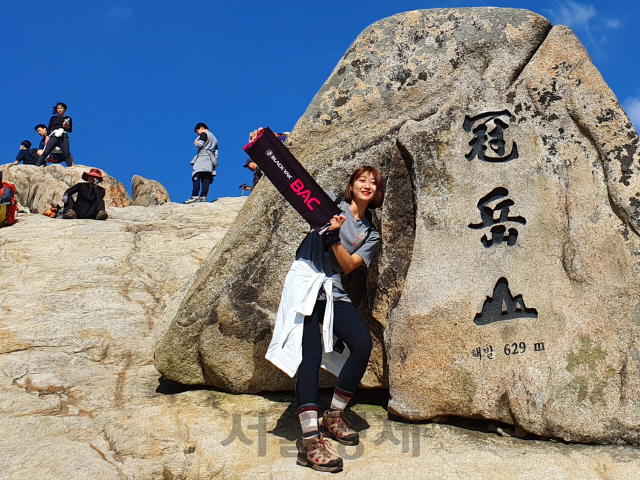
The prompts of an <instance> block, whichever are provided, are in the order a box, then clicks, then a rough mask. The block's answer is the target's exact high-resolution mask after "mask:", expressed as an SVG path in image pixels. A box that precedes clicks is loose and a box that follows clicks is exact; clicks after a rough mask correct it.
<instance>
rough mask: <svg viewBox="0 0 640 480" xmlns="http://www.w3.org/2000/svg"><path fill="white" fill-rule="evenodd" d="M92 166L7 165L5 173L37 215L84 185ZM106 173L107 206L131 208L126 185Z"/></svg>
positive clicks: (3, 167) (104, 174) (20, 201)
mask: <svg viewBox="0 0 640 480" xmlns="http://www.w3.org/2000/svg"><path fill="white" fill-rule="evenodd" d="M91 168H92V167H86V166H84V165H73V166H71V167H63V166H61V165H56V164H52V165H47V166H46V167H36V166H35V165H3V166H2V167H0V170H2V172H3V175H4V178H5V181H7V182H11V183H13V184H14V185H15V186H16V196H17V197H18V202H19V203H20V204H21V205H23V206H25V207H27V208H29V209H30V210H31V211H32V212H34V213H42V212H44V211H45V210H47V209H48V208H49V207H50V206H51V204H52V203H58V204H59V203H60V202H61V200H62V195H63V194H64V192H65V190H67V188H69V187H71V186H73V185H75V184H76V183H78V182H83V181H84V180H82V174H83V173H84V172H87V171H89V170H90V169H91ZM100 170H101V171H102V177H103V180H104V181H103V182H102V184H101V186H102V187H103V188H104V189H105V192H106V195H105V203H106V205H107V207H128V206H129V205H131V197H130V196H129V194H128V193H127V189H126V188H125V186H124V185H123V184H122V183H120V182H118V181H117V180H116V179H115V178H113V177H111V176H110V175H108V174H107V173H106V172H105V171H104V170H102V169H100Z"/></svg>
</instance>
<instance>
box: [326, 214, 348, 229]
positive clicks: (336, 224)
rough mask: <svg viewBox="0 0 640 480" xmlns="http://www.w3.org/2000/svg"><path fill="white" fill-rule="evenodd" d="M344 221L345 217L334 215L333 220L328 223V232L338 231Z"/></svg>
mask: <svg viewBox="0 0 640 480" xmlns="http://www.w3.org/2000/svg"><path fill="white" fill-rule="evenodd" d="M346 219H347V217H345V216H344V215H334V216H333V218H332V219H331V220H330V221H329V222H330V223H331V226H330V227H329V231H331V230H337V229H339V228H340V227H341V226H342V224H343V223H344V221H345V220H346Z"/></svg>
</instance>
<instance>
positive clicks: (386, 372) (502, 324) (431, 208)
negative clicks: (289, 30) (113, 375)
mask: <svg viewBox="0 0 640 480" xmlns="http://www.w3.org/2000/svg"><path fill="white" fill-rule="evenodd" d="M637 143H638V136H637V134H636V132H635V130H634V129H633V127H632V126H631V123H630V122H629V120H628V119H627V117H626V115H625V113H624V111H623V110H622V108H621V107H620V105H619V103H618V102H617V100H616V98H615V96H614V95H613V93H612V92H611V90H610V89H609V88H608V87H607V85H606V84H605V82H604V81H603V80H602V77H601V76H600V75H599V73H598V72H597V70H596V68H595V67H594V66H593V64H592V63H591V61H590V59H589V57H588V55H587V53H586V51H585V50H584V48H583V47H582V45H581V44H580V43H579V41H578V40H577V39H576V37H575V36H574V35H573V33H572V32H571V31H570V30H569V29H568V28H567V27H562V26H558V27H554V28H552V26H551V25H550V23H549V22H548V21H547V20H545V19H544V18H542V17H540V16H538V15H535V14H533V13H531V12H527V11H523V10H512V9H495V8H477V9H475V8H473V9H441V10H424V11H414V12H407V13H403V14H399V15H395V16H393V17H390V18H387V19H384V20H381V21H379V22H377V23H375V24H373V25H372V26H370V27H368V28H367V29H366V30H364V31H363V32H362V33H361V34H360V36H359V37H358V38H357V39H356V41H355V42H354V44H353V45H352V46H351V48H350V49H349V50H348V51H347V53H346V54H345V56H344V57H343V58H342V59H341V60H340V62H338V65H337V66H336V68H335V70H334V71H333V73H332V75H331V77H330V78H329V79H328V80H327V82H326V83H325V85H324V86H323V87H322V89H321V90H320V92H319V93H318V94H317V95H316V97H315V98H314V99H313V101H312V102H311V104H310V105H309V107H308V109H307V111H306V113H305V114H304V115H303V117H302V118H301V119H300V120H299V121H298V123H297V125H296V127H295V129H294V131H293V132H292V135H291V137H290V139H289V143H288V145H289V147H290V149H291V150H292V152H293V153H294V154H295V155H296V157H297V158H299V159H300V160H301V161H302V162H303V163H304V165H305V166H306V167H307V169H308V170H309V171H310V173H311V174H312V175H314V177H315V178H316V179H317V180H318V182H319V183H320V185H322V186H323V187H324V188H326V189H327V190H329V191H332V192H338V191H340V190H341V189H342V186H343V185H344V184H345V183H346V180H347V178H348V175H349V173H350V172H351V171H352V170H353V169H354V168H355V167H357V166H359V165H362V164H371V165H374V166H376V167H378V168H379V169H380V170H381V171H382V173H383V175H384V176H385V177H386V179H387V183H386V187H387V189H388V196H387V201H386V203H385V206H384V208H383V209H382V210H381V211H380V212H378V214H377V219H376V222H377V223H378V225H379V227H380V230H381V232H382V239H383V240H382V248H381V251H380V254H379V256H378V258H377V259H376V260H375V261H374V263H373V265H372V268H371V269H370V274H369V278H368V283H367V289H366V292H365V295H364V297H363V299H362V302H361V303H360V310H361V312H362V313H363V316H364V317H365V319H366V320H367V322H368V323H369V326H370V327H371V332H372V337H373V339H374V352H373V354H372V358H371V361H370V366H369V369H368V370H367V373H366V374H365V378H364V379H363V382H362V383H363V386H377V385H387V384H388V386H389V389H390V393H391V400H390V403H389V408H390V410H391V411H393V412H394V413H397V414H399V415H401V416H404V417H406V418H409V419H412V420H426V419H429V418H433V417H435V416H439V415H445V414H454V415H460V416H468V417H477V416H480V417H484V418H489V419H496V420H501V421H504V422H507V423H511V424H515V425H518V426H519V427H521V428H523V429H525V430H528V431H530V432H534V433H537V434H540V435H545V436H555V437H561V438H564V439H566V440H570V441H580V442H603V443H607V442H621V441H628V442H639V441H640V410H638V409H637V405H636V403H637V402H636V400H635V399H637V398H638V397H639V396H640V354H639V353H638V352H639V351H640V345H638V338H640V337H639V333H640V320H638V318H639V316H640V314H639V313H638V312H639V311H640V307H639V306H638V305H639V303H638V302H639V301H638V297H637V293H638V289H639V287H640V280H639V279H640V276H639V274H640V270H639V264H638V261H637V255H638V252H640V239H639V238H638V231H639V228H640V225H639V220H640V211H639V210H638V208H639V206H640V176H639V175H638V173H637V170H638V168H640V165H639V161H638V160H639V158H638V157H639V154H638V153H637ZM304 231H305V226H304V225H303V222H302V221H301V220H300V219H299V218H298V216H297V215H296V214H295V213H294V212H293V210H292V209H291V208H289V207H288V206H287V205H286V204H285V202H284V201H283V200H282V198H281V197H280V195H279V193H278V192H277V191H276V190H275V189H274V188H273V187H272V186H271V185H270V184H269V182H261V183H260V184H259V186H258V187H257V188H256V191H255V192H254V193H252V195H251V197H250V198H249V200H248V201H247V203H246V205H245V207H244V208H243V210H242V211H241V212H240V214H239V216H238V220H237V222H236V223H235V224H234V225H233V227H232V228H231V229H230V231H229V234H228V235H227V236H226V237H225V239H224V240H223V241H222V242H221V243H220V245H219V246H218V248H216V250H214V251H213V252H212V253H211V254H210V255H209V257H208V258H207V261H206V262H205V264H204V265H203V267H202V268H201V269H200V270H199V272H198V275H197V276H196V278H195V279H194V280H193V282H192V284H191V286H190V287H189V291H188V292H187V294H186V296H185V299H184V301H183V302H182V304H181V305H180V308H179V309H178V312H177V315H176V317H175V319H174V321H173V322H172V324H171V326H170V328H169V330H168V332H167V333H166V335H165V336H164V337H163V339H162V341H161V343H160V345H159V348H158V350H157V352H156V366H157V368H158V369H159V370H160V371H161V372H162V373H163V374H164V375H165V376H166V377H168V378H171V379H174V380H177V381H180V382H183V383H193V384H210V385H215V386H217V387H220V388H223V389H226V390H229V391H232V392H257V391H260V390H276V389H283V388H291V386H292V381H291V380H289V379H288V378H287V377H286V376H284V374H282V373H280V372H279V371H277V370H276V369H275V367H272V366H271V365H269V364H268V363H267V362H266V361H265V360H264V359H263V356H264V353H265V350H266V347H267V345H268V342H269V339H270V334H271V331H272V328H273V321H274V317H275V312H276V310H277V305H278V301H279V294H280V291H281V288H282V284H283V281H284V277H285V275H286V272H287V270H288V268H289V265H290V263H291V261H292V259H293V256H294V251H295V248H296V246H297V244H298V243H299V241H300V240H301V239H302V237H303V235H304ZM325 381H328V380H327V379H325ZM325 384H326V383H325Z"/></svg>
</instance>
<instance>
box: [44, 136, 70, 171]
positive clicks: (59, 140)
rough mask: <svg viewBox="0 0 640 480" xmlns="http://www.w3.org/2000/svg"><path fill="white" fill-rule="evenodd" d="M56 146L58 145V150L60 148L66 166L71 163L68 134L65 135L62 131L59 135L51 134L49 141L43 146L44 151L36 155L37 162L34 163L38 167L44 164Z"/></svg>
mask: <svg viewBox="0 0 640 480" xmlns="http://www.w3.org/2000/svg"><path fill="white" fill-rule="evenodd" d="M56 147H60V150H62V154H63V155H64V159H65V161H66V162H67V167H69V166H71V165H73V160H72V159H71V153H70V152H69V135H67V134H66V133H63V134H62V136H61V137H55V136H53V135H51V136H50V137H49V141H48V142H47V145H46V146H45V147H44V152H42V155H40V156H39V157H38V162H37V163H36V165H37V166H38V167H41V166H43V165H45V164H46V163H47V157H48V156H49V154H50V153H51V151H52V150H53V149H54V148H56Z"/></svg>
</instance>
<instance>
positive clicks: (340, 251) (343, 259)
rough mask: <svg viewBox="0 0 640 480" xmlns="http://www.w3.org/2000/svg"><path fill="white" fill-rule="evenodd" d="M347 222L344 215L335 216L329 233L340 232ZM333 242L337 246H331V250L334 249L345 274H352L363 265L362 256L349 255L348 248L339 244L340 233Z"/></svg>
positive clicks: (335, 235) (336, 234) (337, 233)
mask: <svg viewBox="0 0 640 480" xmlns="http://www.w3.org/2000/svg"><path fill="white" fill-rule="evenodd" d="M345 220H346V217H345V216H344V215H334V217H333V218H332V219H331V226H330V227H329V230H328V231H329V232H332V231H335V230H338V229H339V228H340V227H341V226H342V224H343V223H344V221H345ZM327 240H329V237H327ZM333 240H334V241H335V242H336V244H335V245H331V248H332V249H333V254H334V255H335V256H336V260H337V261H338V264H339V265H340V266H341V267H342V270H344V273H351V272H353V271H354V270H355V269H356V268H358V267H359V266H360V265H362V257H361V256H360V255H358V254H357V253H354V254H353V255H351V254H349V252H347V250H346V248H344V247H343V246H342V244H341V243H339V242H340V236H339V232H336V233H335V234H334V239H333Z"/></svg>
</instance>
